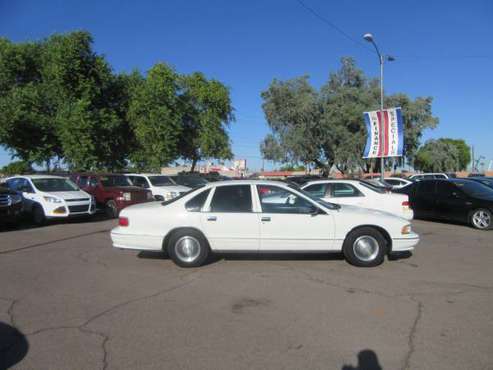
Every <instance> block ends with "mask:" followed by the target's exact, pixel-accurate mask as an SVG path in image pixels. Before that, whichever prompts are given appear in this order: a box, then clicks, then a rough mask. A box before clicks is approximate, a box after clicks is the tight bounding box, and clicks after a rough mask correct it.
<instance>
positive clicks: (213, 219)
mask: <svg viewBox="0 0 493 370" xmlns="http://www.w3.org/2000/svg"><path fill="white" fill-rule="evenodd" d="M207 221H217V217H216V216H209V217H207Z"/></svg>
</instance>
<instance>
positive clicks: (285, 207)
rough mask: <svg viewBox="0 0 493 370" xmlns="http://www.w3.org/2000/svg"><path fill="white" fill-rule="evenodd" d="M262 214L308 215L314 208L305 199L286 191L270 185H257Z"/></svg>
mask: <svg viewBox="0 0 493 370" xmlns="http://www.w3.org/2000/svg"><path fill="white" fill-rule="evenodd" d="M257 191H258V195H259V198H260V206H261V207H262V212H263V213H290V214H309V213H311V212H313V208H314V207H315V206H314V205H313V204H312V203H310V202H309V201H307V200H306V199H305V198H303V197H301V196H299V195H297V194H294V193H292V192H290V191H289V190H287V189H284V188H280V187H277V186H271V185H257Z"/></svg>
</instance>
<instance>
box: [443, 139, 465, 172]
mask: <svg viewBox="0 0 493 370" xmlns="http://www.w3.org/2000/svg"><path fill="white" fill-rule="evenodd" d="M438 141H442V142H445V143H449V144H452V145H454V146H455V147H456V148H457V150H458V151H459V166H458V168H457V170H459V171H464V170H465V169H467V166H468V165H469V163H471V148H470V147H469V145H467V144H466V142H465V140H462V139H449V138H441V139H438Z"/></svg>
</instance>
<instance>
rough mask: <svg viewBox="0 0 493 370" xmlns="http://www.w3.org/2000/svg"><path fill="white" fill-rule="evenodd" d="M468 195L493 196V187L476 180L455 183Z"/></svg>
mask: <svg viewBox="0 0 493 370" xmlns="http://www.w3.org/2000/svg"><path fill="white" fill-rule="evenodd" d="M455 185H457V187H458V188H459V189H461V190H462V191H463V192H464V193H466V194H467V195H470V196H473V197H488V198H491V197H493V189H491V188H489V187H487V186H486V185H483V184H481V183H479V182H475V181H467V182H466V181H464V182H457V183H455Z"/></svg>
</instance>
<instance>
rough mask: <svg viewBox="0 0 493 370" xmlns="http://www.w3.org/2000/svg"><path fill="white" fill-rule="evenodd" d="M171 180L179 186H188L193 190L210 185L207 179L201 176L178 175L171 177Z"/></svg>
mask: <svg viewBox="0 0 493 370" xmlns="http://www.w3.org/2000/svg"><path fill="white" fill-rule="evenodd" d="M170 178H171V179H172V180H173V181H174V182H175V183H176V184H178V185H182V186H186V187H189V188H192V189H195V188H198V187H200V186H203V185H205V184H208V183H209V181H207V180H206V179H205V178H203V177H202V176H200V175H199V174H178V175H173V176H170Z"/></svg>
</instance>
